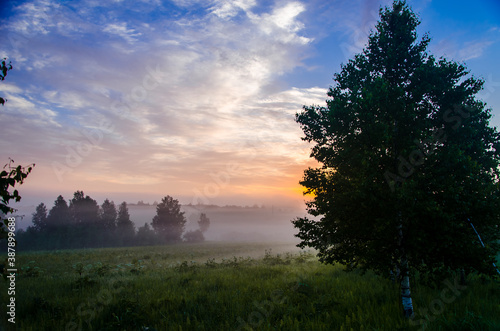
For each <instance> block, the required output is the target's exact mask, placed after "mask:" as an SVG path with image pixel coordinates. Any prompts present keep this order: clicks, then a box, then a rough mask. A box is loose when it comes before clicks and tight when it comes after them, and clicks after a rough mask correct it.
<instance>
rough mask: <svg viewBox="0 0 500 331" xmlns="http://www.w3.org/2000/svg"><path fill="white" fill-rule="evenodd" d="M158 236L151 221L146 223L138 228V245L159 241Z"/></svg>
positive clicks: (152, 243)
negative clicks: (151, 225)
mask: <svg viewBox="0 0 500 331" xmlns="http://www.w3.org/2000/svg"><path fill="white" fill-rule="evenodd" d="M156 238H157V236H156V234H155V232H154V230H153V229H151V227H150V226H149V223H145V224H144V225H143V226H141V227H139V229H138V230H137V235H136V242H137V244H138V245H154V244H156V242H157V240H156Z"/></svg>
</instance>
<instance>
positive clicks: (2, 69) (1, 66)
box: [0, 58, 12, 106]
mask: <svg viewBox="0 0 500 331" xmlns="http://www.w3.org/2000/svg"><path fill="white" fill-rule="evenodd" d="M9 70H12V64H11V63H10V62H9V63H7V58H4V59H3V60H2V62H1V63H0V81H3V80H4V79H5V76H7V72H8V71H9ZM6 101H7V99H4V98H2V97H0V104H1V105H2V106H3V105H5V102H6Z"/></svg>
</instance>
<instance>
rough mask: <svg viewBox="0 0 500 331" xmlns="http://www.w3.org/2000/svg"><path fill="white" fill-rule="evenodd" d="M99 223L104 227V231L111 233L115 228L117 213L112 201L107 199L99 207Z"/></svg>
mask: <svg viewBox="0 0 500 331" xmlns="http://www.w3.org/2000/svg"><path fill="white" fill-rule="evenodd" d="M100 212H101V215H100V216H101V217H100V218H101V223H102V226H103V227H104V230H105V231H109V232H113V231H114V230H115V228H116V217H117V215H118V213H117V212H116V207H115V203H114V202H113V201H109V200H108V199H106V200H104V202H103V203H102V205H101V210H100Z"/></svg>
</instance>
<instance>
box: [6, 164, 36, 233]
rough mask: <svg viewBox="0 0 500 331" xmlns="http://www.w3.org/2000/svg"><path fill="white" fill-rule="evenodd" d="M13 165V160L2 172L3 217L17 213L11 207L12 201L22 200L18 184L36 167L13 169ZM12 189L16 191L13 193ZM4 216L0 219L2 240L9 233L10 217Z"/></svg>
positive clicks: (17, 167)
mask: <svg viewBox="0 0 500 331" xmlns="http://www.w3.org/2000/svg"><path fill="white" fill-rule="evenodd" d="M13 164H14V160H12V159H11V160H10V161H9V163H7V164H6V165H5V166H4V167H3V170H2V171H1V172H0V199H1V200H0V212H1V213H2V214H3V215H7V214H11V213H13V212H14V211H15V210H14V208H12V207H9V202H10V201H11V200H14V201H15V202H19V201H20V200H21V196H20V195H19V192H18V190H17V189H16V188H15V186H16V184H18V185H21V184H22V183H23V182H24V180H25V179H26V177H28V174H29V173H30V172H31V170H32V169H33V167H34V166H35V165H34V164H32V165H29V166H27V167H23V166H20V165H18V166H16V167H13V166H12V165H13ZM12 189H14V190H13V191H12ZM3 215H2V216H1V217H0V221H1V222H0V239H4V238H7V233H8V231H7V227H8V217H5V216H3Z"/></svg>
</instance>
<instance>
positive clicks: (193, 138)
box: [0, 0, 500, 206]
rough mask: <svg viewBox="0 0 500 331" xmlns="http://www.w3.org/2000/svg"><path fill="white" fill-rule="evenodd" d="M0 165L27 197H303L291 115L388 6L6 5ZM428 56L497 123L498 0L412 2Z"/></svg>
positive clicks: (86, 0)
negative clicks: (11, 164) (463, 81)
mask: <svg viewBox="0 0 500 331" xmlns="http://www.w3.org/2000/svg"><path fill="white" fill-rule="evenodd" d="M0 3H1V6H2V8H1V13H2V14H1V15H2V19H1V21H0V56H1V57H2V58H3V57H7V58H8V59H9V60H10V61H11V62H12V66H13V70H11V71H9V73H8V75H7V77H6V79H5V81H3V82H0V96H2V97H4V98H6V99H7V100H8V101H7V103H6V104H5V106H3V107H1V106H0V123H1V129H0V151H1V152H0V157H1V162H3V164H5V163H7V162H8V160H9V157H10V158H12V159H14V161H15V163H16V164H23V165H28V164H31V163H35V164H36V166H35V167H34V169H33V172H32V173H31V174H30V175H29V176H28V178H27V179H26V181H25V183H24V184H23V185H22V186H20V187H19V191H20V194H21V196H23V200H22V202H24V203H26V204H37V203H39V202H46V203H47V204H48V205H49V206H51V205H52V204H53V201H54V200H55V199H56V197H57V196H58V195H59V194H61V195H63V197H65V198H66V199H71V197H72V196H73V192H75V191H76V190H83V191H84V192H85V193H86V194H88V195H90V196H91V197H92V198H94V199H97V200H99V202H102V200H104V198H110V199H111V200H115V202H117V203H119V202H121V201H127V202H135V201H138V200H144V201H146V202H153V201H155V200H156V201H159V200H160V199H161V198H162V197H164V196H166V195H171V196H173V197H174V198H177V199H178V200H179V201H180V202H181V203H183V204H188V203H204V204H219V205H224V204H237V205H253V204H259V205H260V204H264V205H268V204H273V203H288V202H293V203H303V200H304V199H305V198H304V197H303V196H302V189H301V187H300V185H299V181H300V180H301V178H302V176H303V171H304V170H305V169H306V168H307V167H310V166H312V167H314V166H316V163H315V162H314V161H313V160H311V159H310V157H309V153H310V148H311V147H312V146H311V145H309V144H308V143H306V142H304V141H302V140H301V137H302V136H303V133H302V131H301V129H300V127H299V125H298V124H297V123H296V122H295V120H294V119H295V114H296V113H297V112H300V111H301V109H302V106H303V105H312V104H315V105H324V104H325V100H326V99H327V96H326V92H327V89H328V87H329V86H331V85H332V84H333V83H334V82H333V80H332V77H333V74H334V73H336V72H339V71H340V68H341V64H342V63H346V62H347V61H348V60H349V59H350V58H352V57H353V56H354V54H356V53H359V52H361V51H362V49H363V47H364V45H365V44H366V42H367V39H368V35H369V33H370V30H371V29H373V28H374V26H375V24H376V21H377V20H378V10H379V8H380V6H386V5H389V4H390V3H392V1H386V0H377V1H376V0H338V1H337V0H331V1H319V0H312V1H280V0H278V1H258V0H234V1H228V0H203V1H202V0H170V1H162V0H114V1H113V0H109V1H102V0H81V1H55V0H35V1H1V2H0ZM408 3H409V5H410V6H411V7H412V9H413V10H414V11H415V12H416V13H417V14H418V16H419V18H420V20H421V22H422V24H421V25H420V26H419V27H418V30H417V31H418V34H419V36H420V37H421V36H422V35H423V34H424V33H426V32H428V33H429V34H430V36H431V38H432V42H431V44H430V46H429V52H430V53H431V54H433V55H435V56H436V57H440V56H444V57H446V58H447V59H449V60H454V61H458V62H460V63H465V64H466V66H467V67H468V68H469V69H470V70H471V73H472V74H473V75H474V76H476V77H479V78H482V79H484V80H485V85H484V87H485V88H484V90H483V91H481V93H480V95H479V98H480V99H482V100H483V101H485V102H486V103H487V104H488V107H490V108H492V113H493V118H492V121H491V125H494V126H496V127H499V126H500V66H498V58H499V54H500V3H499V2H498V1H497V0H478V1H474V2H470V1H465V0H454V1H451V0H450V1H448V0H439V1H437V0H432V1H431V0H424V1H417V0H414V1H411V0H409V1H408Z"/></svg>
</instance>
